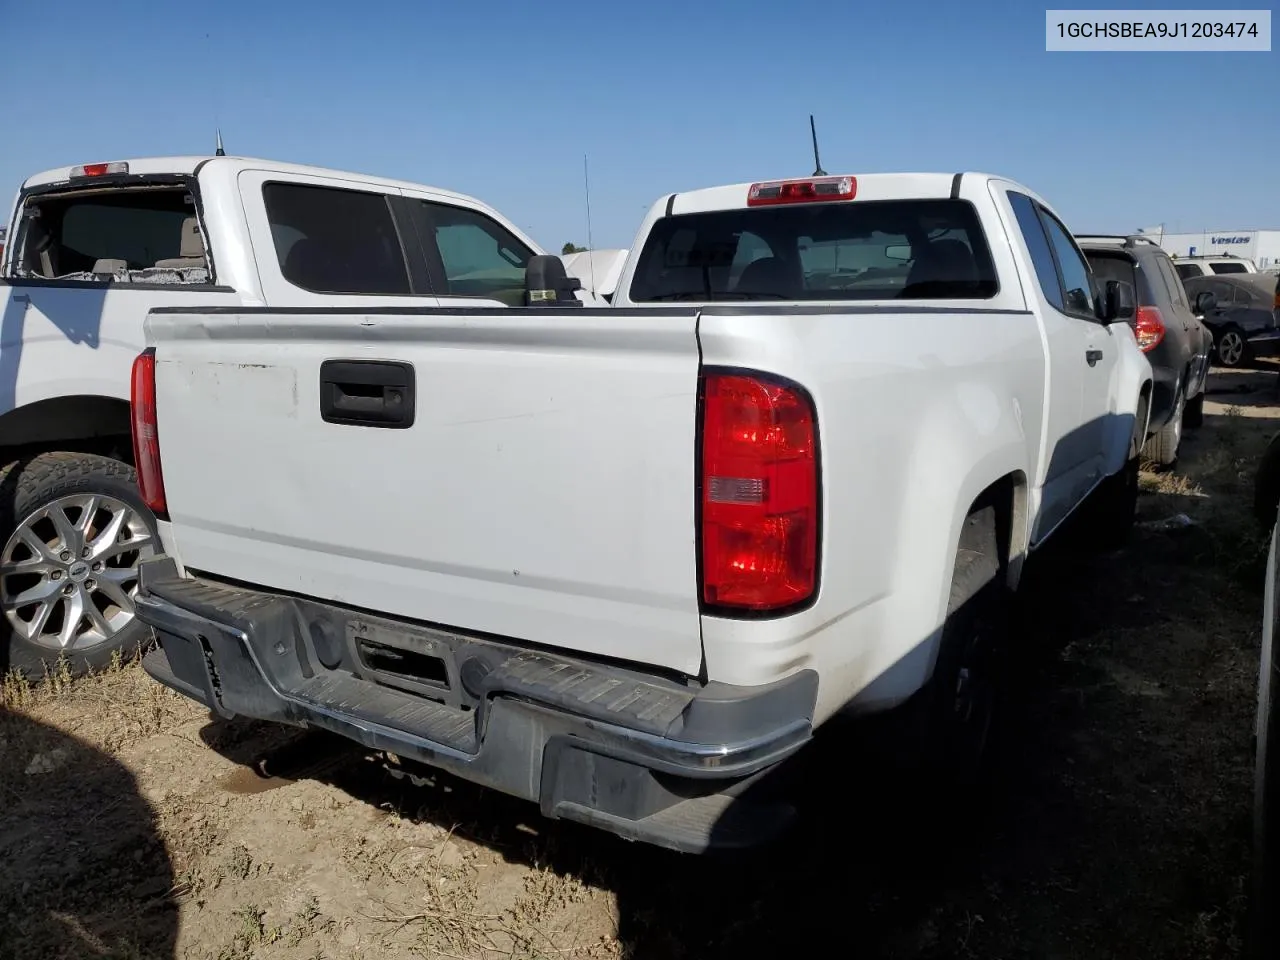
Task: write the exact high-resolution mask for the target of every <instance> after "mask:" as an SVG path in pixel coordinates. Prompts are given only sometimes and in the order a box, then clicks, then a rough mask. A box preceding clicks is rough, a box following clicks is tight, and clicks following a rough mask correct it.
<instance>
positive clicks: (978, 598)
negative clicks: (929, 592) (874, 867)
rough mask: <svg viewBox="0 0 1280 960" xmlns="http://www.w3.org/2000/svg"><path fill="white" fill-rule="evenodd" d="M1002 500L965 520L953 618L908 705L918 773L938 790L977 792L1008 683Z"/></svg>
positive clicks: (955, 795) (960, 795)
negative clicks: (999, 521)
mask: <svg viewBox="0 0 1280 960" xmlns="http://www.w3.org/2000/svg"><path fill="white" fill-rule="evenodd" d="M1004 570H1005V567H1004V564H1003V562H1002V561H1001V558H1000V555H999V546H998V533H997V525H996V513H995V508H994V507H990V506H987V507H983V508H981V509H978V510H975V511H974V512H973V513H971V514H970V515H969V516H968V517H967V518H966V519H965V529H964V533H963V534H962V536H961V545H960V549H959V551H958V552H957V555H956V560H955V566H954V568H953V573H952V580H951V597H950V601H949V603H948V609H947V619H946V622H945V623H944V625H943V628H942V638H941V641H940V644H939V649H938V659H937V662H936V664H935V666H934V670H933V675H932V676H931V677H930V678H929V681H928V683H926V684H925V686H924V687H923V688H922V689H921V690H920V692H919V693H917V694H916V695H915V697H914V698H912V700H911V701H910V702H909V703H908V704H907V706H906V707H905V708H904V710H905V713H906V719H907V721H908V729H909V731H910V734H911V738H912V746H913V748H914V750H915V752H916V754H917V771H916V772H917V773H918V774H919V775H920V776H921V777H922V779H923V780H924V781H925V787H926V789H930V790H933V791H938V792H934V793H931V794H930V795H932V796H946V797H948V798H949V799H964V798H966V797H972V796H973V795H974V794H975V792H976V788H977V787H978V786H979V785H980V784H981V783H982V781H983V780H984V778H985V774H986V769H987V765H988V759H989V751H988V749H987V748H988V746H989V743H990V740H991V730H992V727H993V724H994V720H995V715H996V708H997V704H998V702H999V694H1000V689H1001V687H1002V685H1003V683H1002V681H1003V678H1004V665H1005V654H1006V653H1007V647H1008V632H1009V623H1010V612H1011V599H1012V598H1011V595H1010V592H1009V589H1008V586H1007V583H1006V578H1005V576H1004Z"/></svg>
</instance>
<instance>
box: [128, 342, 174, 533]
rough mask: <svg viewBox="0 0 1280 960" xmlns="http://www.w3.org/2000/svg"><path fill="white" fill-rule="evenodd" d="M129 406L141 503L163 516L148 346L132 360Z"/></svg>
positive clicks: (153, 356)
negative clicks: (131, 415) (131, 416)
mask: <svg viewBox="0 0 1280 960" xmlns="http://www.w3.org/2000/svg"><path fill="white" fill-rule="evenodd" d="M131 382H132V387H131V390H130V394H129V405H130V409H131V412H132V414H133V462H134V466H135V468H136V469H137V471H138V489H139V491H141V493H142V502H143V503H145V504H146V505H147V507H148V508H150V510H151V512H152V513H154V514H155V515H156V516H157V517H159V518H161V519H164V517H165V514H166V511H167V508H168V505H167V504H166V503H165V497H164V475H163V474H162V473H161V472H160V437H159V433H158V431H157V429H156V351H155V348H154V347H148V348H147V349H146V350H144V351H142V353H140V354H138V357H137V359H135V360H134V361H133V377H132V381H131Z"/></svg>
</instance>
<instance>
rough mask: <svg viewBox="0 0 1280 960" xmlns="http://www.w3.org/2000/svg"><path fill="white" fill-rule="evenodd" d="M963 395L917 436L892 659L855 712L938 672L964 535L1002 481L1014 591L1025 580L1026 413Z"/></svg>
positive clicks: (903, 693) (899, 695) (1006, 401)
mask: <svg viewBox="0 0 1280 960" xmlns="http://www.w3.org/2000/svg"><path fill="white" fill-rule="evenodd" d="M960 393H961V395H962V398H963V399H961V400H960V402H951V403H945V404H943V403H939V404H938V405H936V406H935V407H934V408H933V411H932V416H931V417H929V418H928V419H927V420H925V421H923V422H922V423H921V428H920V430H919V432H918V433H917V435H916V440H915V444H914V451H913V457H912V462H911V466H910V468H909V469H908V471H907V473H906V476H907V478H908V485H907V492H906V495H905V496H904V497H903V499H902V501H901V515H900V517H899V524H898V526H899V536H898V538H897V543H898V544H899V546H900V549H899V552H898V555H897V558H896V563H895V565H894V566H895V569H894V577H893V583H894V588H893V608H892V612H891V613H890V615H889V616H888V617H887V618H886V621H885V622H886V626H887V630H886V636H884V637H883V642H884V643H885V645H886V647H887V648H888V649H889V650H891V651H892V652H893V657H892V660H891V662H889V663H886V664H885V668H884V669H883V670H882V671H881V672H880V673H879V674H878V676H877V677H876V678H875V679H874V680H873V681H872V682H871V683H870V684H868V685H867V686H866V688H865V689H864V690H863V691H862V692H861V694H859V696H858V697H857V698H856V699H855V700H854V703H853V706H854V707H855V708H857V709H884V708H887V707H892V706H894V705H896V704H898V703H901V702H902V701H904V700H906V699H907V698H908V697H910V696H911V695H912V694H914V693H915V692H916V691H917V690H919V689H920V687H921V686H923V685H924V684H925V682H927V680H928V679H929V677H930V676H931V675H932V673H933V667H934V664H935V663H936V662H937V657H938V644H939V641H940V639H941V635H942V627H943V624H944V623H945V620H946V615H947V605H948V601H949V599H950V593H951V574H952V570H953V568H954V565H955V557H956V551H957V549H958V547H959V543H960V534H961V529H962V527H963V525H964V521H965V518H966V517H967V516H968V514H969V512H970V509H971V508H972V507H973V506H974V504H975V502H976V501H977V500H978V499H979V497H981V496H982V495H983V493H984V492H985V491H987V490H988V489H989V488H991V487H992V486H997V485H999V484H1001V483H1002V482H1006V483H1007V484H1008V491H1009V495H1010V496H1011V498H1012V500H1011V502H1010V503H1009V504H1008V507H1009V513H1008V517H1009V520H1010V523H1009V529H1008V543H1007V544H1006V545H1005V546H1007V549H1008V553H1007V556H1008V560H1009V562H1008V567H1007V578H1008V585H1009V587H1010V588H1016V586H1017V583H1018V578H1019V576H1020V574H1021V570H1022V562H1023V559H1024V557H1025V555H1026V552H1027V545H1028V530H1029V528H1030V524H1029V516H1028V505H1027V502H1028V498H1027V487H1026V477H1027V475H1028V473H1029V464H1030V463H1031V460H1032V457H1031V455H1030V451H1029V447H1028V443H1029V441H1028V439H1027V437H1026V435H1025V432H1024V430H1023V427H1022V420H1021V416H1020V413H1019V412H1018V411H1017V405H1016V403H1015V402H1014V401H1012V400H1011V399H1010V398H1008V397H1001V396H1000V395H999V394H997V393H996V391H994V390H992V389H991V387H990V386H989V385H988V384H985V383H982V382H980V381H974V382H972V383H968V384H964V385H962V388H961V390H960ZM965 394H968V396H967V397H965V396H964V395H965ZM952 399H953V401H954V399H955V398H952ZM999 506H1000V507H1001V508H1002V509H1003V508H1004V507H1005V505H1004V504H1000V505H999Z"/></svg>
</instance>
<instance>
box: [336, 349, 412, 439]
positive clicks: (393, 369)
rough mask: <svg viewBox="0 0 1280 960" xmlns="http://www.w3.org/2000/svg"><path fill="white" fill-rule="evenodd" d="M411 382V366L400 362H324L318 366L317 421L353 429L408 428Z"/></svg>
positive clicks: (410, 424) (409, 421)
mask: <svg viewBox="0 0 1280 960" xmlns="http://www.w3.org/2000/svg"><path fill="white" fill-rule="evenodd" d="M414 379H415V378H414V371H413V364H411V363H404V362H402V361H400V360H326V361H324V363H322V364H320V418H321V419H322V420H324V422H325V423H337V424H343V425H346V426H353V427H385V428H388V429H393V430H394V429H399V430H403V429H404V428H406V427H411V426H413V415H414V400H415V397H414V394H415V390H414Z"/></svg>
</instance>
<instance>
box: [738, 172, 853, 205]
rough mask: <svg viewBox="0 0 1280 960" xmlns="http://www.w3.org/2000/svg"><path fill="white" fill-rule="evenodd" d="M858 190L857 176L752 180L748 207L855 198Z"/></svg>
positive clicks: (748, 194)
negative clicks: (759, 181) (763, 181)
mask: <svg viewBox="0 0 1280 960" xmlns="http://www.w3.org/2000/svg"><path fill="white" fill-rule="evenodd" d="M857 193H858V181H857V179H856V178H854V177H818V178H810V179H808V180H773V181H770V182H769V183H753V184H752V185H751V189H750V190H748V191H747V206H748V207H767V206H769V205H771V204H775V203H816V202H817V201H819V200H852V199H853V198H854V197H855V196H856V195H857Z"/></svg>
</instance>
